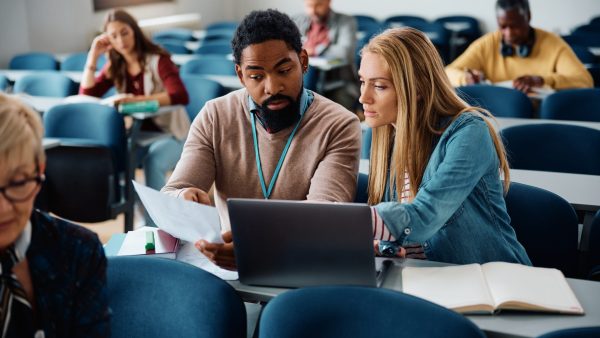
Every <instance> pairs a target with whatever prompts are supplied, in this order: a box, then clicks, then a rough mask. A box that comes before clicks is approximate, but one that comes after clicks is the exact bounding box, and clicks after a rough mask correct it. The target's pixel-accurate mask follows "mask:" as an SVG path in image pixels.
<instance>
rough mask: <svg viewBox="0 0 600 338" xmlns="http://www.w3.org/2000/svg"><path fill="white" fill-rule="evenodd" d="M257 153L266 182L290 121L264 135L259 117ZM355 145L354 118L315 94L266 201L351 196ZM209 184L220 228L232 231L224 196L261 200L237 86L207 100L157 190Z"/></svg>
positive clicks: (243, 95) (244, 101) (244, 99)
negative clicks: (171, 169)
mask: <svg viewBox="0 0 600 338" xmlns="http://www.w3.org/2000/svg"><path fill="white" fill-rule="evenodd" d="M256 129H257V134H258V141H259V150H260V159H261V164H262V168H263V175H264V178H265V184H266V185H267V186H268V185H269V183H270V181H271V177H272V176H273V172H274V171H275V167H276V166H277V162H278V160H279V157H280V155H281V153H282V151H283V148H284V146H285V143H286V142H287V138H288V136H289V135H290V133H291V132H292V129H293V127H289V128H287V129H284V130H282V131H280V132H277V133H275V134H269V133H267V132H266V131H265V130H264V128H263V127H262V126H261V125H260V123H258V121H257V128H256ZM360 145H361V129H360V124H359V120H358V118H357V117H356V116H355V115H354V114H352V113H351V112H349V111H348V110H346V109H345V108H343V107H342V106H340V105H338V104H337V103H334V102H332V101H330V100H328V99H326V98H324V97H323V96H321V95H318V94H316V93H315V94H314V101H313V102H312V104H311V105H310V107H309V108H308V109H307V110H306V112H305V114H304V117H303V118H302V123H301V125H300V128H299V129H298V131H297V132H296V135H295V136H294V139H293V141H292V143H291V145H290V148H289V150H288V153H287V156H286V158H285V161H284V163H283V166H282V168H281V171H280V173H279V177H278V179H277V181H276V183H275V187H274V188H273V192H272V194H271V196H270V198H271V199H285V200H306V199H308V200H320V201H339V202H349V201H352V200H353V199H354V194H355V190H356V179H357V173H358V163H359V154H360ZM213 182H214V183H215V204H216V207H217V208H218V210H219V214H220V216H221V224H222V230H223V231H227V230H229V229H230V225H229V214H228V213H227V204H226V200H227V198H230V197H243V198H264V197H263V193H262V190H261V187H260V181H259V178H258V172H257V166H256V160H255V152H254V145H253V140H252V129H251V122H250V112H249V110H248V93H247V91H246V90H245V89H240V90H237V91H235V92H232V93H229V94H228V95H226V96H223V97H220V98H217V99H214V100H211V101H209V102H207V103H206V105H205V106H204V108H202V110H201V111H200V113H199V114H198V116H197V117H196V119H195V120H194V121H193V123H192V126H191V128H190V133H189V135H188V137H187V140H186V142H185V146H184V148H183V153H182V155H181V159H180V160H179V162H178V163H177V167H176V168H175V171H174V172H173V175H171V177H170V179H169V182H168V183H167V185H166V186H165V187H164V188H163V189H162V191H163V192H165V193H167V194H170V195H173V196H178V195H179V192H180V191H181V189H183V188H188V187H197V188H200V189H202V190H204V191H208V190H209V189H210V187H211V185H212V184H213Z"/></svg>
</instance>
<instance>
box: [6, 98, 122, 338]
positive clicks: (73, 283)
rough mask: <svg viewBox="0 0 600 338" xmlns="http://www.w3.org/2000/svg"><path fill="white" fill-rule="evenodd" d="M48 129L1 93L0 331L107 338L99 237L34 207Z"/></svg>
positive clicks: (18, 334) (15, 334) (103, 261)
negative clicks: (45, 129)
mask: <svg viewBox="0 0 600 338" xmlns="http://www.w3.org/2000/svg"><path fill="white" fill-rule="evenodd" d="M43 133H44V131H43V128H42V124H41V121H40V117H39V115H38V114H37V113H35V112H34V111H32V110H31V109H30V108H28V107H26V106H25V105H23V104H22V103H20V102H19V101H18V100H17V99H14V98H9V97H8V96H6V95H4V94H1V93H0V261H1V265H0V274H1V276H0V304H1V307H0V336H1V337H33V336H34V334H35V337H109V336H110V327H109V324H110V310H109V308H108V294H107V288H106V257H105V256H104V249H103V248H102V244H101V243H100V241H99V240H98V237H97V236H96V235H95V234H94V233H92V232H91V231H89V230H86V229H84V228H82V227H80V226H76V225H73V224H70V223H67V222H65V221H62V220H58V219H56V218H53V217H51V216H49V215H47V214H45V213H42V212H40V211H38V210H34V209H33V202H34V200H35V196H36V195H37V194H38V192H39V191H40V185H41V184H42V182H43V181H44V168H45V156H44V150H43V148H42V135H43ZM90 179H93V178H90ZM40 331H41V332H40Z"/></svg>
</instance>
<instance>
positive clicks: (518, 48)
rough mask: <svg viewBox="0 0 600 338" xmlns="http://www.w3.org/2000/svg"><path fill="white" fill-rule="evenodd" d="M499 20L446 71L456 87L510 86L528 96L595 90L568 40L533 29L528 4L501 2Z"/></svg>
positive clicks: (521, 0) (515, 0)
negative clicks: (537, 91)
mask: <svg viewBox="0 0 600 338" xmlns="http://www.w3.org/2000/svg"><path fill="white" fill-rule="evenodd" d="M496 17H497V19H498V26H499V29H498V31H496V32H492V33H488V34H486V35H484V36H483V37H481V38H479V39H478V40H476V41H475V42H473V44H471V46H469V48H468V49H467V50H466V51H465V52H464V53H463V54H462V55H461V56H460V57H458V58H457V59H456V60H455V61H454V62H452V63H451V64H450V65H448V66H447V67H446V73H447V74H448V77H449V78H450V81H451V82H452V84H453V85H454V86H463V85H469V84H475V83H479V82H481V81H484V80H489V81H491V82H492V83H496V82H502V81H512V82H513V87H514V88H515V89H518V90H520V91H522V92H525V93H527V92H529V91H530V90H531V88H533V87H543V86H547V87H550V88H553V89H566V88H588V87H592V86H593V80H592V77H591V75H590V74H589V73H588V71H587V70H586V69H585V67H584V66H583V64H582V63H581V62H580V61H579V59H577V56H576V55H575V53H573V50H571V48H570V47H569V45H567V43H566V42H565V41H563V40H562V39H561V38H560V37H559V36H557V35H555V34H552V33H550V32H547V31H544V30H541V29H538V28H533V27H531V26H530V25H529V21H530V20H531V12H530V10H529V3H528V0H498V1H497V2H496Z"/></svg>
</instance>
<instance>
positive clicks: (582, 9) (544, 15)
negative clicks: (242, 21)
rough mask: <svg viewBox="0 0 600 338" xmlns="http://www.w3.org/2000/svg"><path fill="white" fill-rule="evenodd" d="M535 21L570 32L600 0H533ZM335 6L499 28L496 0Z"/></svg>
mask: <svg viewBox="0 0 600 338" xmlns="http://www.w3.org/2000/svg"><path fill="white" fill-rule="evenodd" d="M529 2H530V6H531V12H532V25H533V26H536V27H539V28H543V29H546V30H550V31H553V32H556V33H561V34H567V33H568V32H569V31H570V30H572V29H573V28H574V27H576V26H579V25H582V24H584V23H587V22H588V21H589V20H590V18H592V17H594V16H597V15H600V1H599V0H571V1H565V0H529ZM331 3H332V7H333V8H334V9H335V10H337V11H339V12H344V13H347V14H366V15H371V16H374V17H376V18H378V19H385V18H386V17H388V16H391V15H396V14H408V15H418V16H422V17H425V18H426V19H429V20H433V19H435V18H437V17H440V16H446V15H470V16H474V17H476V18H478V19H479V20H480V21H481V24H482V29H483V30H484V31H491V30H494V29H495V28H496V17H495V13H494V4H495V3H496V0H418V1H402V0H372V1H365V0H332V2H331ZM302 5H303V1H302V0H288V1H276V0H254V1H241V3H240V4H239V5H238V6H236V8H235V10H236V11H235V15H236V17H237V18H238V19H239V18H241V17H243V16H244V15H245V14H246V13H248V11H250V10H253V9H265V8H277V9H279V10H281V11H284V12H286V13H288V14H296V13H299V12H302V10H303V6H302Z"/></svg>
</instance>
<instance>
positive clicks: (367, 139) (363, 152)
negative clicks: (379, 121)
mask: <svg viewBox="0 0 600 338" xmlns="http://www.w3.org/2000/svg"><path fill="white" fill-rule="evenodd" d="M372 138H373V129H371V128H370V127H366V128H365V129H364V132H363V135H362V145H361V148H360V158H361V159H369V158H371V140H372Z"/></svg>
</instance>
